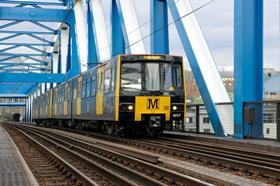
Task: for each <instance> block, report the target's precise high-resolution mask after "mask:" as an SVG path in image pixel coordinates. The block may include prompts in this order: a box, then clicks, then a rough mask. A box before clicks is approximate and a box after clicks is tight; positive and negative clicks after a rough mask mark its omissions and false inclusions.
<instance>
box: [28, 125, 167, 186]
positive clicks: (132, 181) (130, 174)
mask: <svg viewBox="0 0 280 186" xmlns="http://www.w3.org/2000/svg"><path fill="white" fill-rule="evenodd" d="M24 130H26V131H28V132H30V133H32V134H33V135H36V136H38V137H40V138H42V139H44V140H45V141H46V142H48V143H50V144H52V145H54V146H56V147H58V148H59V149H61V150H63V151H65V152H67V153H68V154H69V155H71V157H76V158H77V159H78V160H79V161H81V162H84V163H85V164H86V165H90V167H91V168H93V169H94V170H96V171H99V172H101V174H102V175H103V176H104V177H106V178H108V179H110V180H111V181H112V182H114V183H116V184H118V185H122V186H123V185H124V186H125V185H142V184H144V185H151V186H157V185H162V186H167V185H166V184H163V183H161V182H158V181H157V180H154V179H152V178H150V177H147V176H145V175H142V174H140V173H138V172H136V171H134V170H130V169H129V168H127V167H125V166H121V165H120V164H118V163H116V162H114V161H112V160H108V159H106V158H104V157H103V156H102V155H98V154H96V153H93V152H90V151H88V150H85V149H83V148H81V147H78V146H75V145H73V144H70V143H67V142H64V141H63V140H60V139H58V138H55V137H52V136H51V135H47V134H44V133H42V132H40V131H36V132H35V130H33V131H32V129H26V128H25V129H24ZM39 133H40V134H39Z"/></svg>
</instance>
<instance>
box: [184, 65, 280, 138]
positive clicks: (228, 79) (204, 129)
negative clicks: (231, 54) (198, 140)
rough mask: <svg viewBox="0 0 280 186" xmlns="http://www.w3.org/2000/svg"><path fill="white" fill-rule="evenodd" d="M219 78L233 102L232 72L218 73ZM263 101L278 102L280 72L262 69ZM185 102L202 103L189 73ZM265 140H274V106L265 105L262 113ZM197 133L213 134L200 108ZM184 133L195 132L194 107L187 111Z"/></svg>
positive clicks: (209, 123) (208, 121) (204, 112)
mask: <svg viewBox="0 0 280 186" xmlns="http://www.w3.org/2000/svg"><path fill="white" fill-rule="evenodd" d="M220 74H221V78H222V80H223V82H224V85H225V87H226V89H227V91H228V94H229V96H230V98H231V100H233V92H234V78H233V72H232V71H220ZM264 99H265V100H280V72H279V71H275V70H274V69H271V68H266V69H264ZM187 100H188V101H189V102H190V103H191V104H200V103H203V102H202V100H201V97H200V93H199V90H198V88H197V86H196V83H195V79H194V77H193V75H192V73H191V72H190V71H188V72H187ZM263 122H264V130H263V134H264V137H265V138H271V139H275V138H276V105H275V104H274V105H273V104H265V105H264V113H263ZM199 124H200V127H199V132H201V133H214V130H213V128H212V125H211V122H210V119H209V117H208V114H207V111H206V109H205V107H200V116H199ZM185 126H186V127H185V129H186V131H190V132H195V131H196V111H195V107H191V108H188V109H187V118H186V125H185Z"/></svg>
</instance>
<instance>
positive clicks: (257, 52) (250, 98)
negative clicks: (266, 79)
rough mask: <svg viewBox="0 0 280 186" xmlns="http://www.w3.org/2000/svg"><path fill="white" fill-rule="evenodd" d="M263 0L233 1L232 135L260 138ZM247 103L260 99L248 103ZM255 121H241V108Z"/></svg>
mask: <svg viewBox="0 0 280 186" xmlns="http://www.w3.org/2000/svg"><path fill="white" fill-rule="evenodd" d="M262 101H263V0H258V1H255V0H246V1H244V0H235V1H234V136H235V137H237V138H243V137H248V136H249V135H251V136H252V137H263V116H262V115H263V105H262V104H260V102H262ZM246 102H259V103H250V104H246ZM245 107H247V108H251V109H253V110H254V122H253V123H251V124H249V123H246V122H245V121H244V108H245Z"/></svg>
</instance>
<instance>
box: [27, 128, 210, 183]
mask: <svg viewBox="0 0 280 186" xmlns="http://www.w3.org/2000/svg"><path fill="white" fill-rule="evenodd" d="M31 130H33V131H34V132H35V131H36V133H40V134H44V135H45V136H47V138H48V139H52V140H55V141H56V142H59V143H60V144H62V143H63V144H64V146H68V147H69V146H71V148H72V149H73V150H76V151H77V152H79V153H82V154H84V155H86V156H87V157H91V156H92V155H91V153H89V152H86V151H85V150H84V149H89V150H92V151H95V152H96V151H97V152H99V153H100V154H103V155H104V154H109V156H114V157H115V158H117V159H121V160H123V161H126V162H130V163H133V164H135V165H136V166H138V167H146V168H147V170H150V171H151V172H153V175H158V176H160V175H161V176H160V177H162V179H163V180H164V178H166V179H165V180H164V182H165V181H167V182H170V183H169V184H172V183H176V182H178V183H180V184H190V185H211V184H209V183H206V182H203V181H200V180H198V179H195V178H192V177H190V176H186V175H182V174H179V173H177V172H174V171H171V170H168V169H165V168H162V167H159V166H156V165H154V164H151V163H147V162H145V161H142V160H139V159H136V158H133V157H130V156H128V155H124V154H121V153H118V152H114V151H111V150H109V149H106V148H103V147H99V146H97V145H93V144H90V143H87V142H83V141H81V140H78V139H75V138H72V137H69V136H65V135H62V134H58V133H55V132H51V131H46V130H44V131H42V130H38V129H37V128H36V129H34V128H32V129H31ZM81 147H82V148H84V149H82V148H81ZM92 158H94V159H95V160H96V159H97V158H98V157H92ZM110 164H113V162H110ZM151 176H152V175H151ZM158 183H161V182H158ZM158 183H157V184H158ZM161 184H162V183H161ZM148 185H150V184H148Z"/></svg>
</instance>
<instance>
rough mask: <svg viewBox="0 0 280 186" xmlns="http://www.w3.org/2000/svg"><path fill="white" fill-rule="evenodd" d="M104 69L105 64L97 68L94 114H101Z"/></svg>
mask: <svg viewBox="0 0 280 186" xmlns="http://www.w3.org/2000/svg"><path fill="white" fill-rule="evenodd" d="M104 70H105V66H101V67H99V68H98V69H97V94H96V115H102V114H103V94H104V90H103V89H104V88H103V87H104Z"/></svg>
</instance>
